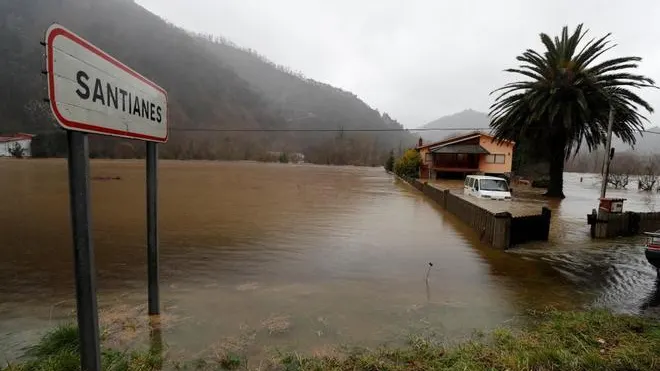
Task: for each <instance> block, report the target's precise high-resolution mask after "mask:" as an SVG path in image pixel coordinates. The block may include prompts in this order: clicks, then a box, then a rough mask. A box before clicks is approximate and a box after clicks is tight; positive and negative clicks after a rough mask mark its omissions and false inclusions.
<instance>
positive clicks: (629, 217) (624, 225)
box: [587, 210, 660, 238]
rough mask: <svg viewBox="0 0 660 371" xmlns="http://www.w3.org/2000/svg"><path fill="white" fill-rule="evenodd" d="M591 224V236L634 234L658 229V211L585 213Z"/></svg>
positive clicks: (603, 236)
mask: <svg viewBox="0 0 660 371" xmlns="http://www.w3.org/2000/svg"><path fill="white" fill-rule="evenodd" d="M587 221H588V223H589V224H590V225H591V237H593V238H612V237H617V236H634V235H636V234H640V233H644V232H654V231H657V230H660V212H650V213H638V212H634V211H626V212H625V213H608V212H607V211H604V210H600V211H599V212H598V213H596V211H595V210H594V211H592V214H590V215H587Z"/></svg>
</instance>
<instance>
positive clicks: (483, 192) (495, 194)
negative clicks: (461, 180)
mask: <svg viewBox="0 0 660 371" xmlns="http://www.w3.org/2000/svg"><path fill="white" fill-rule="evenodd" d="M463 193H465V194H466V195H471V196H475V197H479V198H486V199H491V200H510V199H511V191H510V189H509V184H508V183H507V182H506V179H504V178H498V177H494V176H485V175H468V176H467V177H465V184H464V185H463Z"/></svg>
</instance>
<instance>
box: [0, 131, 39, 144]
mask: <svg viewBox="0 0 660 371" xmlns="http://www.w3.org/2000/svg"><path fill="white" fill-rule="evenodd" d="M32 137H34V135H32V134H26V133H17V134H12V135H2V136H0V143H7V142H16V141H19V140H25V139H32Z"/></svg>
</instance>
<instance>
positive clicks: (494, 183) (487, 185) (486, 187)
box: [479, 179, 509, 192]
mask: <svg viewBox="0 0 660 371" xmlns="http://www.w3.org/2000/svg"><path fill="white" fill-rule="evenodd" d="M479 186H480V187H479V188H481V190H482V191H502V192H508V191H509V185H508V184H506V182H505V181H504V180H498V179H481V180H480V181H479Z"/></svg>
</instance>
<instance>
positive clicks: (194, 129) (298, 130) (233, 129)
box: [170, 127, 488, 132]
mask: <svg viewBox="0 0 660 371" xmlns="http://www.w3.org/2000/svg"><path fill="white" fill-rule="evenodd" d="M170 130H171V131H204V132H227V131H232V132H356V131H360V132H372V131H374V132H417V131H449V130H453V131H462V130H472V131H476V130H488V128H460V129H457V128H419V129H397V128H392V129H374V128H364V129H359V128H358V129H353V128H351V129H341V128H339V129H267V128H180V127H171V128H170Z"/></svg>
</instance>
